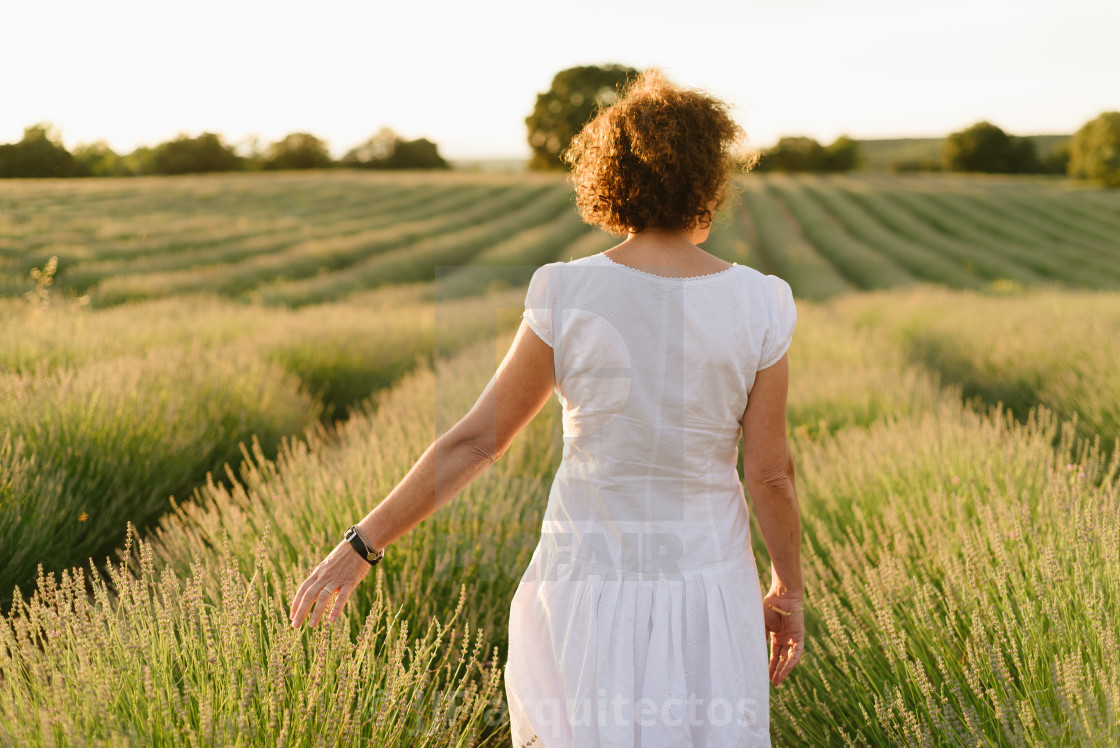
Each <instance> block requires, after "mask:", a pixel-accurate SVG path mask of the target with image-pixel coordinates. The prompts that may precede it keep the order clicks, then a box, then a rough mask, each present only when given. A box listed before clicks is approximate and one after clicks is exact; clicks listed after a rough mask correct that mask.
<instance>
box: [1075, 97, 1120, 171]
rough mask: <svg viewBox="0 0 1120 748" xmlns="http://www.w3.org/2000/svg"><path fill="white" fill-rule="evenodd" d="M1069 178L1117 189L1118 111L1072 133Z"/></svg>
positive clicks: (1119, 156) (1119, 155)
mask: <svg viewBox="0 0 1120 748" xmlns="http://www.w3.org/2000/svg"><path fill="white" fill-rule="evenodd" d="M1069 175H1070V176H1071V177H1077V178H1079V179H1092V180H1094V181H1097V182H1100V183H1101V184H1103V185H1106V186H1108V187H1120V112H1103V113H1102V114H1099V115H1097V116H1096V117H1094V118H1093V119H1091V120H1089V121H1088V122H1086V123H1085V124H1084V125H1082V126H1081V128H1080V129H1079V130H1078V131H1077V132H1076V133H1075V134H1074V136H1073V141H1072V142H1071V143H1070V146H1069Z"/></svg>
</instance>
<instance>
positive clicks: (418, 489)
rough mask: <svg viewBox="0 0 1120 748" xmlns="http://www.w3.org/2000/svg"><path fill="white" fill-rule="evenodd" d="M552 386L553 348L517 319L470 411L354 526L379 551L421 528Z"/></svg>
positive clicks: (502, 448)
mask: <svg viewBox="0 0 1120 748" xmlns="http://www.w3.org/2000/svg"><path fill="white" fill-rule="evenodd" d="M554 387H555V375H554V372H553V363H552V349H551V348H550V347H549V346H548V344H547V343H545V342H544V341H543V340H541V339H540V338H539V337H537V334H536V333H534V332H533V331H532V329H531V328H530V327H529V326H528V325H527V324H526V323H525V322H524V321H522V323H521V327H520V328H519V329H518V331H517V336H516V337H515V338H514V341H513V344H512V345H511V346H510V349H509V352H508V353H507V354H506V357H505V359H504V360H503V361H502V363H501V365H499V366H498V370H497V371H496V372H495V373H494V376H493V377H492V378H491V380H490V382H489V384H487V385H486V388H485V389H484V390H483V391H482V394H481V395H480V396H479V398H478V401H477V402H476V403H475V404H474V407H472V408H471V410H470V412H468V413H467V414H466V415H465V416H463V418H462V419H461V420H460V421H459V422H458V423H456V424H455V425H454V426H452V427H451V429H449V430H448V431H447V433H445V434H443V435H442V436H441V437H439V438H438V439H436V440H435V442H433V443H432V445H431V446H429V447H428V449H427V450H425V452H424V454H423V455H421V456H420V459H419V460H417V461H416V464H415V465H413V467H412V469H411V470H410V471H409V472H408V474H407V475H406V476H405V477H404V479H403V480H401V482H400V483H399V484H398V485H397V487H396V488H394V489H393V490H392V491H391V492H390V493H389V495H388V496H386V497H385V499H384V500H383V501H382V502H381V503H380V504H378V505H377V506H376V507H374V508H373V510H372V511H370V513H369V514H367V515H366V517H365V519H363V520H362V521H361V522H359V523H358V527H359V528H361V530H362V532H364V533H365V534H366V537H368V538H369V540H370V542H371V543H373V545H374V547H376V548H384V547H385V546H387V545H389V544H390V543H392V542H393V541H394V540H396V539H397V538H399V537H401V536H402V535H404V534H405V533H406V532H408V531H409V530H411V529H412V528H413V527H415V526H416V525H418V524H420V522H421V521H422V520H423V519H424V518H425V517H427V516H428V515H430V514H431V513H433V512H434V511H436V510H437V509H439V508H440V507H441V506H443V505H444V504H446V503H447V502H448V501H450V500H451V499H452V498H453V497H455V496H457V495H458V494H459V492H461V491H462V490H463V489H464V488H466V487H467V486H468V485H470V483H471V482H472V481H473V480H474V479H475V478H477V477H478V476H479V475H481V474H482V473H484V472H485V471H486V469H487V468H489V467H490V466H491V465H492V464H494V462H495V461H497V460H498V458H499V457H501V456H502V455H503V454H505V452H506V450H507V449H509V445H510V444H511V443H512V442H513V439H514V437H515V436H517V434H518V433H519V432H520V431H521V430H522V429H523V428H525V426H526V425H527V424H528V423H529V422H530V421H531V420H533V417H534V416H535V415H536V414H537V413H538V412H540V409H541V408H542V407H544V404H545V403H546V402H548V398H549V396H550V395H551V394H552V390H553V388H554Z"/></svg>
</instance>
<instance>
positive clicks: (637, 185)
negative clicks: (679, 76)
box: [563, 69, 753, 236]
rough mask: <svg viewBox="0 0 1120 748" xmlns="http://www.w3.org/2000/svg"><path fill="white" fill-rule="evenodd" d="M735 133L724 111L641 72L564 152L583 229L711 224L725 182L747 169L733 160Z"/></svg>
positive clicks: (739, 139) (738, 133)
mask: <svg viewBox="0 0 1120 748" xmlns="http://www.w3.org/2000/svg"><path fill="white" fill-rule="evenodd" d="M744 139H745V134H744V132H743V129H742V128H741V127H739V125H738V124H736V123H735V121H734V120H733V119H732V118H731V115H730V114H729V107H728V105H727V104H726V103H724V102H722V101H720V100H719V99H716V98H714V97H712V96H709V95H708V94H706V93H704V92H703V91H699V90H696V89H690V88H683V87H679V86H676V85H674V84H672V83H670V82H669V81H667V80H666V79H665V77H664V76H663V75H662V73H661V71H659V70H657V69H649V70H646V71H645V72H643V73H641V74H640V75H639V76H637V77H636V78H634V79H632V80H631V81H630V82H629V83H628V85H626V86H625V88H624V89H623V91H622V93H621V95H620V96H619V98H618V99H617V101H616V102H615V103H614V104H613V105H611V106H610V107H608V108H604V109H601V110H600V111H599V112H598V113H597V114H596V115H595V117H593V118H592V119H591V121H590V122H588V123H587V124H586V125H584V127H583V130H581V131H580V133H579V134H578V135H576V137H575V138H573V139H572V143H571V145H570V146H569V147H568V149H567V150H566V151H565V152H564V154H563V157H564V160H565V161H567V162H568V163H569V164H571V167H572V173H571V179H572V183H573V185H574V186H575V191H576V206H577V207H578V209H579V214H580V216H581V217H582V218H583V220H584V221H586V222H587V223H590V224H592V225H595V226H599V227H600V228H602V229H604V230H606V231H608V232H610V233H611V234H614V235H615V236H622V235H625V234H627V233H631V232H633V233H638V232H641V231H645V230H646V229H647V228H661V229H668V230H671V231H677V230H688V229H691V228H694V227H696V226H697V225H700V226H708V225H710V224H711V220H712V216H711V214H710V213H709V212H708V209H707V206H708V204H709V203H711V202H712V201H713V200H715V202H716V207H717V208H718V207H719V206H720V205H722V204H723V202H724V200H725V199H726V198H727V195H728V189H729V184H730V181H731V175H732V173H733V172H734V171H736V170H737V169H747V168H750V166H751V165H752V163H753V160H752V158H751V157H750V156H747V157H745V159H744V157H743V156H741V155H739V154H737V153H736V149H737V147H738V146H739V145H741V144H742V143H743V142H744Z"/></svg>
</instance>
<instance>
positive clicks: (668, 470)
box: [505, 253, 796, 748]
mask: <svg viewBox="0 0 1120 748" xmlns="http://www.w3.org/2000/svg"><path fill="white" fill-rule="evenodd" d="M523 316H524V318H525V320H526V321H527V322H528V324H529V325H530V326H531V327H532V329H533V330H534V331H535V332H536V333H537V334H538V335H539V336H540V337H541V338H542V339H543V340H544V341H545V342H546V343H548V344H549V345H550V346H551V347H552V348H553V361H554V366H555V372H556V383H557V384H556V393H557V396H558V397H559V400H560V403H561V405H562V406H563V429H564V450H563V458H562V461H561V464H560V466H559V468H558V469H557V472H556V476H555V478H554V480H553V483H552V488H551V492H550V494H549V498H548V505H547V508H546V510H545V515H544V520H543V523H542V526H541V538H540V542H539V543H538V544H537V546H536V548H535V549H534V551H533V555H532V558H531V560H530V562H529V565H528V568H526V570H525V573H524V575H523V576H522V578H521V581H520V584H519V585H518V588H517V592H516V593H515V595H514V597H513V601H512V603H511V605H510V622H509V657H508V660H507V663H506V666H505V687H506V698H507V702H508V706H509V712H510V721H511V729H512V733H513V745H514V746H515V748H520V747H521V746H526V745H529V746H534V748H596V747H597V746H635V747H637V746H641V748H650V747H652V746H673V747H674V748H681V747H682V746H696V747H697V748H701V747H702V748H711V747H721V746H727V747H728V748H731V746H735V747H736V748H754V747H755V746H769V745H770V736H769V680H768V673H767V668H768V653H767V644H766V633H765V628H764V625H763V613H762V590H761V589H760V587H759V580H758V572H757V569H756V567H755V562H754V556H753V554H752V553H751V546H750V527H749V524H748V514H747V506H746V502H745V498H744V492H743V486H742V483H741V482H740V480H739V475H738V472H737V471H736V460H737V452H738V443H739V435H740V418H741V417H742V414H743V411H744V409H745V408H746V405H747V395H748V393H749V392H750V389H751V387H752V385H753V383H754V379H755V373H756V372H757V371H758V370H759V369H763V368H766V367H767V366H770V365H771V364H773V363H775V362H777V361H778V360H779V359H780V358H781V357H782V354H784V353H785V351H786V349H787V348H788V347H789V344H790V340H791V337H792V335H793V329H794V325H795V324H796V309H795V307H794V302H793V295H792V293H791V292H790V288H789V286H788V285H787V284H786V282H785V281H783V280H781V279H779V278H777V277H775V276H767V275H763V274H761V273H759V272H757V271H755V270H753V269H751V268H749V267H747V266H745V265H738V264H736V265H732V266H731V267H730V268H727V269H725V270H723V271H721V272H717V273H711V274H708V275H702V276H694V277H691V278H669V277H663V276H660V275H654V274H653V273H648V272H645V271H642V270H639V269H637V268H632V267H628V266H626V265H622V264H620V263H617V262H615V261H613V260H611V259H610V258H608V257H607V256H606V255H605V254H603V253H600V254H597V255H591V256H588V257H584V258H581V259H578V260H573V261H571V262H553V263H549V264H547V265H543V266H541V267H540V268H538V269H537V270H536V272H535V273H534V274H533V278H532V281H531V282H530V284H529V291H528V294H527V296H526V300H525V312H524V315H523Z"/></svg>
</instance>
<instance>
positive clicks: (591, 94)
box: [525, 65, 639, 170]
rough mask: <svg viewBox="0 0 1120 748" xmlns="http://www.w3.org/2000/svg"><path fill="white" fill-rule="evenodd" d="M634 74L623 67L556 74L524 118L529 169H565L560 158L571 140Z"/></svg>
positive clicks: (582, 68) (592, 67) (584, 68)
mask: <svg viewBox="0 0 1120 748" xmlns="http://www.w3.org/2000/svg"><path fill="white" fill-rule="evenodd" d="M638 72H639V71H637V70H635V69H634V68H630V67H626V66H624V65H604V66H601V67H600V66H598V65H584V66H580V67H574V68H568V69H567V70H561V71H560V72H559V73H557V74H556V76H555V77H554V78H553V79H552V85H551V86H550V87H549V89H548V90H547V91H545V92H544V93H540V94H537V103H536V106H534V107H533V112H532V114H530V115H529V116H528V117H526V118H525V125H526V126H527V127H528V129H529V147H530V148H532V149H533V158H532V159H531V160H530V161H529V168H530V169H541V170H547V169H563V168H565V167H564V162H563V161H561V159H560V154H561V153H563V152H564V149H565V148H567V147H568V145H569V144H570V143H571V142H572V138H574V137H575V136H576V135H577V134H578V133H579V131H580V130H581V129H583V126H584V125H585V124H587V121H588V120H590V119H591V117H592V116H593V115H594V114H595V112H596V111H597V110H598V108H599V107H600V106H610V104H612V103H613V102H614V100H615V97H616V96H617V94H618V90H619V87H620V85H621V84H622V83H624V82H625V81H626V80H627V79H629V78H630V77H632V76H636V75H638Z"/></svg>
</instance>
